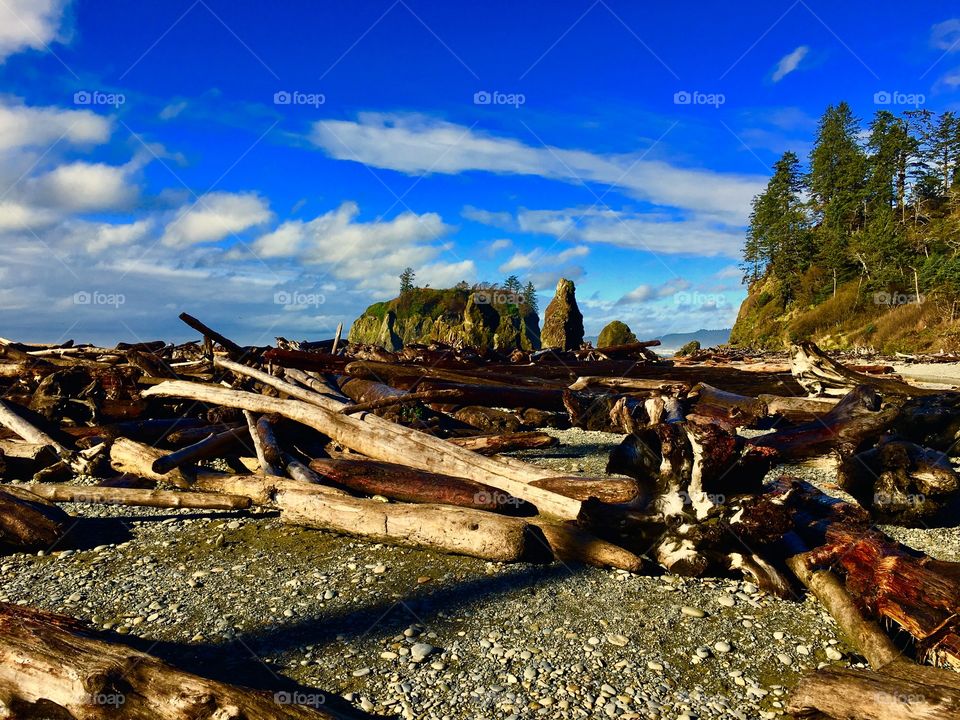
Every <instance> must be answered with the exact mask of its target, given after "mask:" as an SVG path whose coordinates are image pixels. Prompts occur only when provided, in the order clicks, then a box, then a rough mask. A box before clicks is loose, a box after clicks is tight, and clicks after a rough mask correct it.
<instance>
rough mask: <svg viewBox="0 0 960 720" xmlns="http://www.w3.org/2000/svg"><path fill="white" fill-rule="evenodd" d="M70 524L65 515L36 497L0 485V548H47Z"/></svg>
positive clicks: (20, 549) (12, 487) (68, 517)
mask: <svg viewBox="0 0 960 720" xmlns="http://www.w3.org/2000/svg"><path fill="white" fill-rule="evenodd" d="M70 525H71V521H70V516H69V515H67V514H66V513H65V512H63V510H61V509H60V508H58V507H56V506H55V505H51V504H50V503H49V502H47V501H46V500H43V499H42V498H40V497H39V496H37V495H34V494H33V493H31V492H29V491H27V490H25V489H23V488H19V487H14V486H12V485H3V486H0V551H23V550H27V551H29V550H46V549H49V548H50V547H51V546H52V545H54V544H55V543H56V542H57V541H58V540H59V539H60V538H62V537H63V535H64V534H65V533H66V532H67V530H68V529H69V527H70Z"/></svg>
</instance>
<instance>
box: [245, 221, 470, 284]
mask: <svg viewBox="0 0 960 720" xmlns="http://www.w3.org/2000/svg"><path fill="white" fill-rule="evenodd" d="M359 214H360V208H359V207H358V206H357V204H356V203H353V202H345V203H343V204H342V205H340V207H338V208H337V209H335V210H331V211H329V212H327V213H324V214H323V215H320V216H318V217H316V218H314V219H313V220H309V221H303V220H288V221H287V222H284V223H283V224H281V225H280V226H279V227H278V228H276V229H275V230H273V231H272V232H269V233H267V234H265V235H262V236H261V237H259V238H258V239H257V240H256V241H255V242H254V243H253V246H252V250H253V252H254V254H255V255H256V256H257V257H260V258H262V259H264V260H270V259H279V258H285V259H296V260H297V261H298V262H301V263H308V264H312V265H324V266H327V267H328V268H329V269H330V270H329V271H330V273H331V274H332V275H335V276H336V277H341V278H347V279H349V280H353V281H356V282H357V283H358V286H359V287H360V288H363V289H366V290H377V291H383V292H392V291H393V290H395V286H396V284H397V281H396V276H397V274H398V273H399V272H400V271H401V270H403V268H405V267H407V266H410V267H413V268H415V269H416V270H417V280H418V281H419V282H431V284H432V285H434V287H437V286H439V285H440V284H441V282H442V280H443V278H448V277H456V279H455V280H453V283H456V282H458V281H459V280H463V279H467V278H469V277H472V276H474V275H475V274H476V268H475V267H474V264H473V262H472V261H464V260H463V259H462V258H457V257H454V262H453V263H436V262H434V261H435V260H436V258H437V256H438V255H439V254H440V253H441V252H442V251H444V250H449V249H450V248H449V246H438V245H435V244H432V243H433V242H434V241H436V240H438V239H440V238H442V237H444V236H446V235H447V234H449V233H450V232H451V231H452V230H453V228H452V227H451V226H449V225H447V224H445V223H444V222H443V219H442V218H441V217H440V216H439V215H437V214H436V213H424V214H422V215H417V214H415V213H412V212H404V213H401V214H400V215H397V216H396V217H395V218H393V219H392V220H383V219H377V220H374V221H371V222H358V220H357V218H358V216H359ZM430 263H433V264H430ZM426 278H430V279H429V280H428V279H426ZM451 284H452V283H451Z"/></svg>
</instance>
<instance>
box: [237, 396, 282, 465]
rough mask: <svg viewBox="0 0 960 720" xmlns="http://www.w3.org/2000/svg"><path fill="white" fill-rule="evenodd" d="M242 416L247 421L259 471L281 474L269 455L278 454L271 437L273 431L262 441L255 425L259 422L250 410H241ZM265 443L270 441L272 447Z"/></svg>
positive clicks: (274, 441) (262, 438)
mask: <svg viewBox="0 0 960 720" xmlns="http://www.w3.org/2000/svg"><path fill="white" fill-rule="evenodd" d="M243 417H244V418H245V419H246V421H247V432H248V434H249V436H250V439H251V440H252V442H253V448H254V452H255V453H256V455H257V463H258V464H259V465H260V472H262V473H263V474H264V475H281V476H282V475H283V471H282V470H281V469H280V467H279V466H277V465H275V464H274V463H273V462H271V460H270V458H269V457H268V454H269V455H279V449H278V448H277V447H276V439H275V438H273V433H272V432H271V433H269V434H268V436H267V440H266V442H265V441H264V436H263V435H261V434H260V430H259V428H258V427H257V423H258V422H259V421H258V420H257V418H256V417H255V416H254V414H253V413H252V412H250V411H249V410H244V411H243ZM267 443H271V444H272V447H268V445H267Z"/></svg>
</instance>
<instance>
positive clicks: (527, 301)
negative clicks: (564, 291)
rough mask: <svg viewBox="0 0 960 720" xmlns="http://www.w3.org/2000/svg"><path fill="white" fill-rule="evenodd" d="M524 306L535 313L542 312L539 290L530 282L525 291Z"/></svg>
mask: <svg viewBox="0 0 960 720" xmlns="http://www.w3.org/2000/svg"><path fill="white" fill-rule="evenodd" d="M523 304H524V305H526V306H527V307H528V308H530V310H531V311H533V312H535V313H538V312H540V307H539V303H538V302H537V289H536V288H535V287H534V286H533V283H532V282H530V281H527V286H526V287H525V288H524V289H523Z"/></svg>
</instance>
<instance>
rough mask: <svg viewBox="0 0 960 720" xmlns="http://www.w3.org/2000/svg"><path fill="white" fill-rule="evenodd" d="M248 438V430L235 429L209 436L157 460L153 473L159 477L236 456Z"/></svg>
mask: <svg viewBox="0 0 960 720" xmlns="http://www.w3.org/2000/svg"><path fill="white" fill-rule="evenodd" d="M246 436H247V430H246V428H234V429H231V430H226V431H224V432H222V433H217V434H216V435H209V436H207V437H206V438H204V439H203V440H201V441H199V442H196V443H194V444H193V445H188V446H187V447H185V448H181V449H179V450H176V451H175V452H172V453H169V454H166V455H164V456H163V457H160V458H157V459H156V460H154V462H153V466H152V469H153V472H155V473H156V474H157V475H166V474H167V473H169V472H170V471H171V470H174V469H175V468H178V467H180V466H181V465H192V464H195V463H197V462H199V461H201V460H209V459H210V458H215V457H220V456H221V455H225V454H228V453H229V454H234V452H235V451H236V450H237V448H238V446H239V447H240V448H243V447H244V446H243V445H242V442H243V440H245V439H246Z"/></svg>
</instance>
